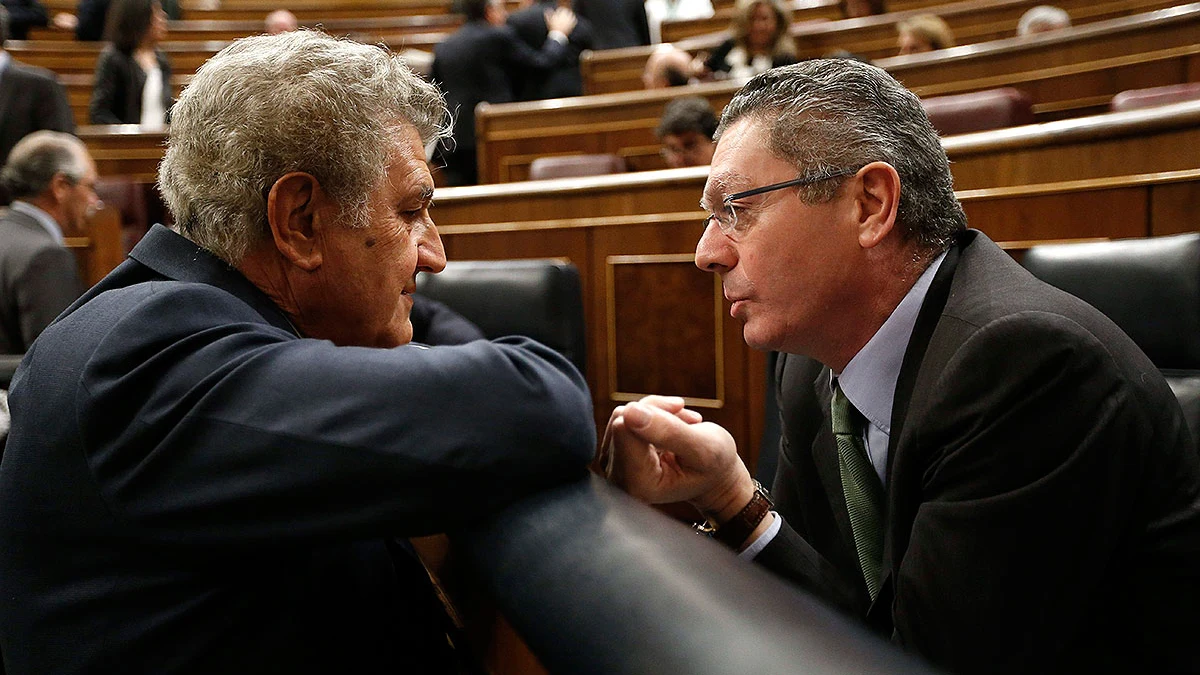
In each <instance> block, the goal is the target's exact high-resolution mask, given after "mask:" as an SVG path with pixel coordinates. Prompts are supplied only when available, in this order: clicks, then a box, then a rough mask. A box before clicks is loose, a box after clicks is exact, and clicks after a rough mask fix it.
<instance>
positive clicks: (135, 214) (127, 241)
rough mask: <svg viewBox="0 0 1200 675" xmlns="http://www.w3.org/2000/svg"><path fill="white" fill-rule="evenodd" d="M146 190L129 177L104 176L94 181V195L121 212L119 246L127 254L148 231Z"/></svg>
mask: <svg viewBox="0 0 1200 675" xmlns="http://www.w3.org/2000/svg"><path fill="white" fill-rule="evenodd" d="M145 190H146V188H145V186H143V185H141V184H139V183H135V182H134V181H133V179H132V178H130V177H129V176H104V177H102V178H100V179H99V180H97V181H96V194H97V195H99V196H100V199H101V200H102V201H103V202H104V203H105V204H106V205H108V206H112V207H115V208H116V209H117V210H118V211H120V212H121V246H122V247H123V248H124V249H125V252H126V253H128V252H129V251H130V250H132V249H133V246H134V245H135V244H137V243H138V241H140V240H141V238H142V235H144V234H146V231H147V230H149V229H150V219H149V217H148V216H147V214H146V192H145Z"/></svg>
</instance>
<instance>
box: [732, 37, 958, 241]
mask: <svg viewBox="0 0 1200 675" xmlns="http://www.w3.org/2000/svg"><path fill="white" fill-rule="evenodd" d="M742 118H749V119H752V120H754V121H755V122H758V123H762V124H766V125H768V127H769V128H770V134H769V140H768V147H767V150H768V151H769V152H770V153H771V154H772V155H774V156H776V157H778V158H780V159H782V160H784V161H786V162H789V163H791V164H792V165H794V166H795V167H796V168H797V169H798V170H799V171H800V172H802V173H807V174H810V175H817V174H823V173H834V172H837V171H843V170H848V169H859V168H861V167H862V166H864V165H866V164H869V163H871V162H876V161H882V162H887V163H888V164H891V165H892V166H893V167H895V169H896V172H897V173H898V174H899V175H900V185H901V190H900V206H899V210H898V213H897V216H896V221H897V223H898V224H899V226H900V228H901V231H902V232H903V233H904V234H905V236H906V237H907V238H910V239H912V240H913V241H915V242H916V244H917V247H918V250H919V252H920V253H922V254H923V255H922V258H924V259H925V260H929V259H932V258H933V257H935V255H936V254H937V253H940V252H941V251H943V250H945V249H946V248H947V247H948V246H949V245H950V243H951V242H952V240H953V238H954V235H955V233H957V232H959V231H960V230H962V229H964V228H965V227H966V223H967V218H966V216H965V215H964V214H963V210H962V205H960V204H959V203H958V198H956V197H955V196H954V183H953V179H952V178H951V176H950V162H949V160H948V159H947V158H946V151H945V150H944V149H943V148H942V144H941V141H940V140H939V139H938V135H937V131H935V130H934V128H933V125H931V124H930V123H929V117H928V116H926V114H925V109H924V108H922V107H921V101H920V100H919V99H918V98H917V97H916V95H915V94H913V93H912V92H910V91H908V90H907V89H905V88H904V87H903V86H901V85H900V83H899V82H897V81H896V80H895V79H893V78H892V76H891V75H889V74H887V73H886V72H885V71H883V70H881V69H879V68H877V67H875V66H872V65H868V64H865V63H861V62H859V61H855V60H852V59H814V60H811V61H804V62H802V63H797V64H795V65H791V66H784V67H782V68H775V69H772V70H768V71H767V72H765V73H762V74H761V75H758V76H756V77H754V78H753V79H751V80H750V81H749V82H747V83H746V86H744V87H742V89H741V90H740V91H739V92H738V93H737V95H736V96H734V98H733V100H732V101H731V102H730V103H729V105H728V106H726V107H725V112H724V113H723V115H722V117H721V126H720V128H718V129H717V137H718V138H720V135H721V133H722V132H723V131H724V130H725V129H727V128H728V127H729V126H730V125H731V124H733V123H734V122H737V121H738V120H740V119H742ZM839 185H840V183H833V182H832V181H826V182H823V183H816V184H815V185H813V186H811V187H809V188H806V189H804V190H803V191H802V192H801V196H802V197H803V199H804V200H805V201H807V202H809V203H818V202H823V201H829V200H830V199H832V198H833V196H834V195H835V194H836V191H837V188H838V186H839Z"/></svg>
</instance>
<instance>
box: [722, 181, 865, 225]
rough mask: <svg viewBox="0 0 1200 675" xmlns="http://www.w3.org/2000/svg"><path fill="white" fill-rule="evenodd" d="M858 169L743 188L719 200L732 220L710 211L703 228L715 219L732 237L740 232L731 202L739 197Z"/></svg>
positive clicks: (743, 197)
mask: <svg viewBox="0 0 1200 675" xmlns="http://www.w3.org/2000/svg"><path fill="white" fill-rule="evenodd" d="M859 168H861V167H859ZM858 171H859V169H842V170H840V171H834V172H833V173H820V174H817V175H815V176H800V177H799V178H793V179H791V180H785V181H783V182H782V183H772V184H770V185H764V186H762V187H756V188H753V189H750V190H744V191H742V192H735V193H733V194H731V195H729V196H728V197H725V198H724V199H722V200H721V205H722V206H724V207H725V208H727V209H729V218H730V220H731V221H732V222H731V223H730V224H729V225H728V226H726V225H725V224H724V223H722V222H721V218H720V217H719V216H718V215H717V214H716V213H710V214H708V217H706V218H705V219H704V228H705V229H708V224H709V223H711V222H712V221H713V220H716V221H717V229H719V230H721V233H722V234H724V235H725V236H726V237H729V238H731V239H732V238H734V236H735V235H737V234H741V233H740V232H739V231H738V229H737V221H738V217H737V211H736V210H735V209H734V206H733V202H736V201H737V200H739V199H745V198H746V197H753V196H755V195H761V194H764V193H767V192H774V191H776V190H782V189H784V188H790V187H805V186H807V185H813V184H814V183H820V182H821V181H823V180H829V179H830V178H842V177H844V176H849V175H852V174H855V173H858Z"/></svg>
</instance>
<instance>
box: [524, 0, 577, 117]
mask: <svg viewBox="0 0 1200 675" xmlns="http://www.w3.org/2000/svg"><path fill="white" fill-rule="evenodd" d="M558 6H559V0H535V1H534V2H532V3H530V4H529V6H527V7H524V8H522V9H519V10H517V11H515V12H513V13H512V14H509V15H508V20H507V23H508V25H509V26H511V27H512V29H513V30H514V31H516V33H517V37H519V38H521V40H522V41H523V42H524V43H525V44H526V45H529V47H530V48H531V49H534V50H540V49H541V48H542V47H543V46H545V44H546V40H548V39H549V36H550V23H549V18H550V17H551V16H553V14H554V11H555V10H557V9H558ZM566 46H567V57H566V58H565V59H564V60H563V61H561V62H560V63H558V65H555V66H551V67H549V68H522V69H520V70H518V71H517V72H515V73H514V85H515V87H516V96H517V100H519V101H540V100H542V99H547V98H563V97H567V96H580V95H582V94H583V75H582V74H581V73H580V72H579V55H580V54H581V53H583V51H584V50H586V49H594V48H595V46H596V41H595V37H594V36H593V35H592V25H591V24H590V23H588V21H587V20H586V19H581V18H579V17H578V16H577V17H576V21H575V27H574V28H572V29H571V31H570V32H569V33H567V45H566Z"/></svg>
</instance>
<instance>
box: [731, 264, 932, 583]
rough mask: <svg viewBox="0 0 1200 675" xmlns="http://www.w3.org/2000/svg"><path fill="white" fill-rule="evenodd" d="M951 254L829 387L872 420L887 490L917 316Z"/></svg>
mask: <svg viewBox="0 0 1200 675" xmlns="http://www.w3.org/2000/svg"><path fill="white" fill-rule="evenodd" d="M945 259H946V254H945V253H942V254H941V255H940V256H938V257H937V259H936V260H934V261H933V262H932V263H931V264H930V265H929V267H927V268H926V269H925V271H924V272H923V273H922V274H921V276H920V278H918V279H917V282H916V283H915V284H913V286H912V288H910V289H908V293H906V294H905V295H904V299H903V300H901V301H900V304H898V305H896V309H894V310H892V314H891V315H890V316H889V317H888V318H887V321H884V322H883V325H882V326H880V327H879V330H877V331H875V335H873V336H871V339H870V340H868V341H867V344H866V345H864V346H863V348H862V349H860V350H859V351H858V353H857V354H855V355H854V358H852V359H850V363H847V364H846V367H845V368H844V369H843V370H842V372H841V374H840V375H837V374H834V373H830V379H829V387H830V390H831V391H832V388H833V385H834V383H835V381H838V382H841V385H842V392H843V393H845V394H846V398H847V399H849V400H850V403H851V404H852V405H853V406H854V407H855V408H856V409H857V410H858V411H859V412H860V413H862V415H863V417H865V418H866V419H867V435H866V443H867V455H869V456H870V458H871V466H873V467H874V468H875V473H876V474H877V475H878V476H879V481H880V483H882V484H883V485H884V487H885V489H886V487H887V458H888V441H889V439H890V438H891V436H890V434H891V431H892V403H893V400H894V399H895V396H896V380H897V379H899V377H900V366H901V365H902V364H903V363H904V352H905V351H906V350H907V349H908V342H909V340H911V339H912V333H913V328H915V327H916V325H917V314H919V313H920V311H921V305H922V304H924V302H925V294H926V293H928V292H929V285H930V284H932V283H933V277H934V275H935V274H937V271H938V268H940V267H941V266H942V261H943V260H945ZM782 521H783V518H781V517H780V516H779V514H778V513H775V522H773V523H771V526H770V527H768V528H767V531H766V532H764V533H763V534H762V536H760V537H759V538H758V539H756V540H755V541H754V543H752V544H750V546H748V547H746V550H744V551H742V552H741V553H740V554H738V555H739V556H740V557H741V558H743V559H745V560H753V559H754V556H756V555H758V554H759V552H761V551H762V550H763V549H764V548H766V546H767V544H769V543H771V540H773V539H774V538H775V535H776V534H778V533H779V528H780V527H781V526H782Z"/></svg>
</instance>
